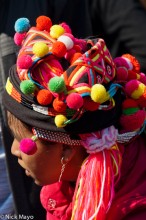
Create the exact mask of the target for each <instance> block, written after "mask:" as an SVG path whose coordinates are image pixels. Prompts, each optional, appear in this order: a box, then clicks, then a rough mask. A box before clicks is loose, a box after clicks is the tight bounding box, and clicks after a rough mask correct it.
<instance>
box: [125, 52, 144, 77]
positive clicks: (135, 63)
mask: <svg viewBox="0 0 146 220" xmlns="http://www.w3.org/2000/svg"><path fill="white" fill-rule="evenodd" d="M122 57H124V58H127V59H128V60H130V62H131V63H132V65H133V70H134V71H135V72H137V73H139V72H140V64H139V62H138V60H137V59H136V58H135V57H134V56H132V55H130V54H124V55H122Z"/></svg>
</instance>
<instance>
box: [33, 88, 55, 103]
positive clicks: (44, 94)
mask: <svg viewBox="0 0 146 220" xmlns="http://www.w3.org/2000/svg"><path fill="white" fill-rule="evenodd" d="M52 98H53V95H52V93H51V92H50V91H49V90H46V89H41V90H40V91H39V92H38V94H37V101H38V103H39V104H41V105H44V106H45V105H49V104H50V103H51V102H52Z"/></svg>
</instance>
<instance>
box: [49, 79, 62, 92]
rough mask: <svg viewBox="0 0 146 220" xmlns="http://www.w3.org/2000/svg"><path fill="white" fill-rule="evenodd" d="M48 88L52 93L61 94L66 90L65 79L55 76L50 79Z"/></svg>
mask: <svg viewBox="0 0 146 220" xmlns="http://www.w3.org/2000/svg"><path fill="white" fill-rule="evenodd" d="M48 87H49V89H50V90H51V91H52V92H55V93H61V92H63V91H65V89H66V87H65V82H64V79H63V78H62V77H59V76H55V77H53V78H52V79H50V81H49V84H48Z"/></svg>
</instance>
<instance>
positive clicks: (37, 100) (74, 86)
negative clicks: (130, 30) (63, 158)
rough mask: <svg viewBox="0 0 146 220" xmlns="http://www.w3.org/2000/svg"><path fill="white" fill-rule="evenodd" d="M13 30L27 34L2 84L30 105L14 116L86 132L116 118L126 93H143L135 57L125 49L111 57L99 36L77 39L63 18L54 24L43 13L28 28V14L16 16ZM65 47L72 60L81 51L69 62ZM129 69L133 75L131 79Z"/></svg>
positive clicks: (44, 125) (42, 125)
mask: <svg viewBox="0 0 146 220" xmlns="http://www.w3.org/2000/svg"><path fill="white" fill-rule="evenodd" d="M15 30H16V32H18V33H23V32H25V37H24V39H23V42H22V46H21V49H20V51H19V54H18V59H17V66H16V69H15V67H14V68H13V69H12V70H11V71H10V77H9V79H8V82H7V86H6V90H7V92H8V93H7V95H8V94H9V95H10V96H11V97H13V98H14V100H15V101H16V102H18V103H21V106H22V108H24V107H25V108H26V107H27V108H28V111H26V112H28V115H29V117H24V118H25V120H24V118H23V115H22V114H21V115H19V116H18V117H19V118H20V119H21V120H22V121H25V122H27V121H26V118H28V124H29V123H30V124H34V127H38V128H41V129H47V130H50V131H59V132H63V133H69V134H80V133H87V132H92V131H96V130H99V129H103V128H105V127H107V126H110V125H111V124H116V123H118V122H119V120H118V119H119V116H120V114H121V110H120V109H121V100H122V99H123V97H122V96H123V94H124V93H125V97H129V98H133V99H136V101H137V102H138V101H139V99H141V100H142V99H144V98H142V97H145V96H144V94H145V91H146V90H145V84H144V83H143V82H145V80H144V79H143V78H144V77H142V74H141V73H140V66H139V63H138V61H137V60H136V58H135V57H132V56H131V55H128V54H125V55H123V56H122V57H118V58H115V59H114V60H113V59H112V57H111V55H110V53H109V51H108V49H107V47H106V45H105V42H104V40H103V39H94V40H83V39H77V38H75V36H73V34H72V33H71V29H70V27H69V26H68V25H67V24H66V23H62V24H55V25H53V24H52V21H51V19H50V18H48V17H46V16H40V17H38V18H37V19H36V27H31V28H30V24H29V20H28V19H27V18H21V19H18V20H17V21H16V23H15ZM26 31H27V32H26ZM67 31H68V32H67ZM57 43H58V46H56V45H57ZM59 45H63V48H64V49H63V51H62V46H59ZM79 48H80V50H79ZM79 51H80V52H79ZM69 53H70V58H69V60H70V61H71V60H72V59H73V58H74V56H75V54H79V56H77V58H76V59H75V60H74V61H72V62H71V63H69V60H66V57H68V55H67V54H69ZM122 68H123V70H122ZM131 71H133V72H134V73H135V77H136V79H132V80H131V79H130V77H129V75H130V73H131ZM122 74H124V75H125V76H122ZM15 78H16V79H17V80H14V79H15ZM141 79H142V82H141V81H140V80H141ZM15 84H18V86H16V85H15ZM19 87H20V90H19V89H18V88H19ZM15 90H16V91H15ZM121 90H122V92H121ZM14 91H15V95H14ZM123 91H124V93H123ZM121 94H122V95H121ZM5 95H6V93H5ZM26 95H28V96H29V99H28V97H27V96H26ZM18 97H19V98H18ZM121 97H122V98H121ZM9 98H10V97H9ZM18 99H19V100H18ZM6 100H7V99H6ZM22 100H23V101H22ZM140 103H144V101H141V102H140ZM6 105H7V104H6ZM141 105H142V104H141ZM143 105H144V106H145V104H143ZM8 108H9V106H8ZM20 108H21V107H20ZM140 108H142V106H140ZM12 109H15V108H12ZM9 110H10V111H11V108H10V109H9ZM14 111H15V110H14ZM30 112H31V114H30ZM14 114H15V112H14ZM26 114H27V113H26ZM16 115H17V114H16ZM58 115H59V118H60V119H58V117H57V116H58ZM36 116H37V117H36ZM56 117H57V119H55V118H56ZM36 118H40V119H39V120H37V121H36ZM59 121H61V122H59ZM95 121H97V123H95ZM62 123H63V124H62ZM141 126H143V125H141Z"/></svg>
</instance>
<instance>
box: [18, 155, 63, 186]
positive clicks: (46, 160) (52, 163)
mask: <svg viewBox="0 0 146 220" xmlns="http://www.w3.org/2000/svg"><path fill="white" fill-rule="evenodd" d="M22 159H23V161H24V163H25V165H26V167H27V169H28V170H29V172H30V174H31V176H32V177H33V178H34V179H35V182H36V183H37V184H38V185H46V184H52V183H54V182H57V181H58V179H59V175H60V172H61V162H60V154H58V155H57V154H53V153H52V152H51V151H45V152H41V153H40V152H39V151H38V152H37V153H35V154H34V155H32V156H26V155H23V156H22Z"/></svg>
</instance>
